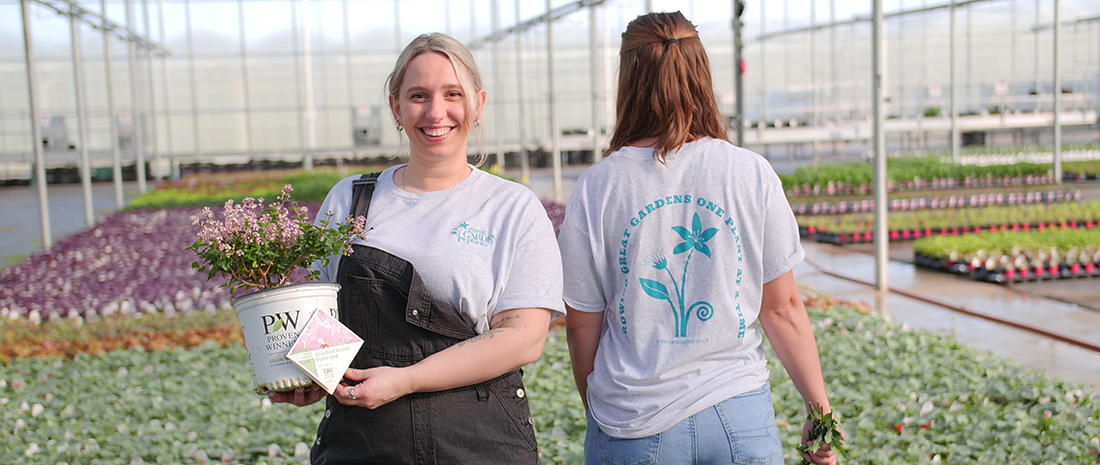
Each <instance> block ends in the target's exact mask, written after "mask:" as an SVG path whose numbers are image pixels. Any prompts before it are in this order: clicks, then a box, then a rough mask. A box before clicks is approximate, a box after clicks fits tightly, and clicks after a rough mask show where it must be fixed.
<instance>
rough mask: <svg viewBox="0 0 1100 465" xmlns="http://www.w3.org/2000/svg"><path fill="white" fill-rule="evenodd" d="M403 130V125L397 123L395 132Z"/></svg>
mask: <svg viewBox="0 0 1100 465" xmlns="http://www.w3.org/2000/svg"><path fill="white" fill-rule="evenodd" d="M404 130H405V126H402V125H401V123H397V132H401V131H404Z"/></svg>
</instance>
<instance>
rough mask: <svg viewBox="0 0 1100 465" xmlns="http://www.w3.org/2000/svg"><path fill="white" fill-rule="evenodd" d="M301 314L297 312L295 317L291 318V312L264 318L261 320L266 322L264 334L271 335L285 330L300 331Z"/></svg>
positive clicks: (299, 311)
mask: <svg viewBox="0 0 1100 465" xmlns="http://www.w3.org/2000/svg"><path fill="white" fill-rule="evenodd" d="M301 313H302V311H301V310H295V311H294V316H291V314H290V312H283V313H275V314H272V315H264V316H262V317H261V318H262V319H263V322H264V334H265V335H266V334H271V332H272V331H278V330H280V329H283V328H293V329H298V316H299V315H300V314H301Z"/></svg>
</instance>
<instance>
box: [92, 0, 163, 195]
mask: <svg viewBox="0 0 1100 465" xmlns="http://www.w3.org/2000/svg"><path fill="white" fill-rule="evenodd" d="M99 9H100V11H102V12H104V17H106V11H107V0H99ZM162 43H163V42H162ZM103 70H104V74H105V76H106V81H107V82H106V95H105V97H106V98H107V119H109V120H110V121H109V123H110V125H111V166H113V168H114V169H113V171H112V176H111V183H112V184H114V185H115V207H116V208H118V209H119V210H122V209H123V207H125V206H126V199H125V198H124V197H123V195H122V154H121V153H120V152H119V147H118V113H117V112H116V111H115V98H114V92H113V91H114V84H113V83H112V73H111V35H110V31H107V30H104V31H103Z"/></svg>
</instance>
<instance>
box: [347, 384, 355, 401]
mask: <svg viewBox="0 0 1100 465" xmlns="http://www.w3.org/2000/svg"><path fill="white" fill-rule="evenodd" d="M348 399H350V400H355V388H354V387H348Z"/></svg>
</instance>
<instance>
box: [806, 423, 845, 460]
mask: <svg viewBox="0 0 1100 465" xmlns="http://www.w3.org/2000/svg"><path fill="white" fill-rule="evenodd" d="M813 428H814V421H813V420H811V419H807V420H806V424H804V425H802V444H806V443H808V442H809V439H810V431H812V430H813ZM841 437H842V438H843V437H844V433H841ZM802 459H803V460H805V461H807V462H810V463H815V464H817V465H836V461H837V457H836V452H833V449H832V448H831V447H829V445H828V444H824V445H822V446H821V448H820V449H818V450H815V451H813V453H812V454H807V453H805V452H803V453H802Z"/></svg>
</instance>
